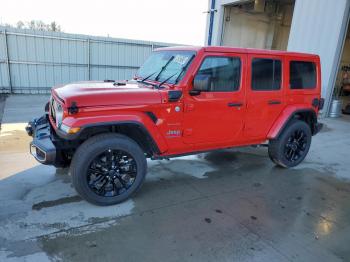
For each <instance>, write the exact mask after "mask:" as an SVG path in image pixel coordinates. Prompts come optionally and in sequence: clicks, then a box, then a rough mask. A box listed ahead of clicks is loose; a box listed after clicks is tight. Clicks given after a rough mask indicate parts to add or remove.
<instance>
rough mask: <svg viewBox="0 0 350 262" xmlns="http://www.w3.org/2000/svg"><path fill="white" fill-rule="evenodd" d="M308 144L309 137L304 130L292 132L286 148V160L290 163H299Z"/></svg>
mask: <svg viewBox="0 0 350 262" xmlns="http://www.w3.org/2000/svg"><path fill="white" fill-rule="evenodd" d="M307 142H308V141H307V135H306V134H305V132H304V131H303V130H295V131H294V132H292V133H291V135H290V136H289V138H288V140H287V143H286V145H285V147H284V156H285V158H286V159H287V160H288V161H290V162H296V161H298V160H299V159H300V157H301V156H303V155H304V152H305V150H306V146H307Z"/></svg>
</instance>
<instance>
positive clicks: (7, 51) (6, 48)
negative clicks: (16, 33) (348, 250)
mask: <svg viewBox="0 0 350 262" xmlns="http://www.w3.org/2000/svg"><path fill="white" fill-rule="evenodd" d="M4 41H5V53H6V64H7V78H8V81H9V88H10V94H12V81H11V68H10V57H9V47H8V43H7V33H6V29H5V30H4Z"/></svg>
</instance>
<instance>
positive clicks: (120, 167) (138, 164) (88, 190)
mask: <svg viewBox="0 0 350 262" xmlns="http://www.w3.org/2000/svg"><path fill="white" fill-rule="evenodd" d="M70 169H71V175H72V182H73V185H74V187H75V189H76V191H77V192H78V194H79V195H80V196H81V197H82V198H83V199H85V200H86V201H88V202H90V203H92V204H95V205H100V206H107V205H114V204H118V203H120V202H123V201H125V200H126V199H128V198H130V197H131V196H132V195H133V194H134V193H135V192H137V190H138V189H139V188H140V187H141V185H142V183H143V181H144V179H145V176H146V172H147V161H146V157H145V155H144V152H143V150H142V149H141V148H140V147H139V145H138V144H137V143H136V142H135V141H133V140H132V139H130V138H128V137H126V136H124V135H120V134H101V135H96V136H94V137H92V138H90V139H88V140H87V141H85V142H84V143H83V144H82V145H80V147H79V148H78V149H77V150H76V152H75V154H74V156H73V159H72V162H71V167H70ZM128 178H129V179H128ZM96 181H97V182H96Z"/></svg>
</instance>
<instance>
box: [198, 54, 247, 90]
mask: <svg viewBox="0 0 350 262" xmlns="http://www.w3.org/2000/svg"><path fill="white" fill-rule="evenodd" d="M197 74H198V75H202V76H207V77H210V81H211V85H210V90H208V91H209V92H231V91H237V90H238V89H239V86H240V79H241V59H240V58H239V57H217V56H210V57H207V58H205V59H204V61H203V63H202V65H201V67H200V69H199V71H198V73H197Z"/></svg>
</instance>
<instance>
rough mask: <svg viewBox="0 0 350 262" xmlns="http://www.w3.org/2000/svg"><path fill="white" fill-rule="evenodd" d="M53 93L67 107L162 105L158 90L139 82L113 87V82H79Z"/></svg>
mask: <svg viewBox="0 0 350 262" xmlns="http://www.w3.org/2000/svg"><path fill="white" fill-rule="evenodd" d="M53 92H54V93H55V94H56V95H57V96H58V97H59V98H60V99H62V100H63V101H64V103H65V104H66V105H67V106H70V105H71V104H72V102H75V103H76V105H77V106H78V107H92V106H110V105H125V106H130V105H147V104H159V103H161V94H160V93H159V91H158V90H157V89H152V88H148V87H145V86H143V85H141V84H138V83H137V82H132V83H127V84H126V85H120V86H118V85H113V82H92V81H89V82H78V83H72V84H67V85H62V86H57V87H54V88H53Z"/></svg>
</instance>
